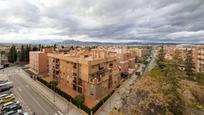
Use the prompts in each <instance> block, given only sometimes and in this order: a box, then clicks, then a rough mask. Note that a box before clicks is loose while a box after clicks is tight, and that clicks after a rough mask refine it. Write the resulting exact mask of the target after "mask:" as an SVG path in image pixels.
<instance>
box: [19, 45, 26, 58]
mask: <svg viewBox="0 0 204 115" xmlns="http://www.w3.org/2000/svg"><path fill="white" fill-rule="evenodd" d="M20 61H25V49H24V45H22V46H21V52H20Z"/></svg>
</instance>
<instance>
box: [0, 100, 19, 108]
mask: <svg viewBox="0 0 204 115" xmlns="http://www.w3.org/2000/svg"><path fill="white" fill-rule="evenodd" d="M17 104H20V103H19V101H10V102H7V103H4V104H3V105H2V108H4V107H7V106H10V105H17Z"/></svg>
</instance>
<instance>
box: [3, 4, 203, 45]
mask: <svg viewBox="0 0 204 115" xmlns="http://www.w3.org/2000/svg"><path fill="white" fill-rule="evenodd" d="M0 14H1V16H0V42H16V41H17V42H20V41H29V40H40V39H63V40H66V39H72V40H82V41H103V42H116V41H118V42H131V41H138V42H175V41H176V42H203V43H204V0H0Z"/></svg>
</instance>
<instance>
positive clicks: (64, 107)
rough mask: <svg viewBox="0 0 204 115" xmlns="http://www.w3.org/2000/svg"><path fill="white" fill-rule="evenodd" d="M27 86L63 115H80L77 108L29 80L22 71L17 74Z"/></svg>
mask: <svg viewBox="0 0 204 115" xmlns="http://www.w3.org/2000/svg"><path fill="white" fill-rule="evenodd" d="M18 74H19V75H20V76H21V77H22V78H23V79H24V80H25V81H26V82H27V83H28V84H30V85H31V86H32V87H33V88H35V89H36V91H37V92H39V93H40V94H41V95H42V96H43V97H45V98H46V99H47V101H48V102H49V103H50V104H52V105H53V106H56V107H57V108H58V109H59V110H61V112H62V113H63V114H66V115H68V114H70V115H82V113H81V112H80V110H76V109H77V108H74V107H72V106H71V105H70V103H68V102H66V101H65V100H63V99H62V98H61V97H60V96H59V95H57V94H56V93H54V92H53V91H51V90H50V89H48V88H47V87H46V86H43V85H42V84H40V83H39V82H37V81H34V80H33V79H31V78H30V77H29V76H28V74H27V73H25V72H24V71H23V70H21V71H20V72H19V73H18Z"/></svg>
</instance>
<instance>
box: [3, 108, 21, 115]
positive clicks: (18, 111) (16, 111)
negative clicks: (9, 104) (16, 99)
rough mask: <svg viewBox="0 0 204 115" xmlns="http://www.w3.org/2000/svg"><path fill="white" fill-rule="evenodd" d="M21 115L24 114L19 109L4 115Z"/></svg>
mask: <svg viewBox="0 0 204 115" xmlns="http://www.w3.org/2000/svg"><path fill="white" fill-rule="evenodd" d="M20 113H22V110H21V109H18V110H11V111H9V112H6V113H4V114H3V115H19V114H20Z"/></svg>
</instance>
